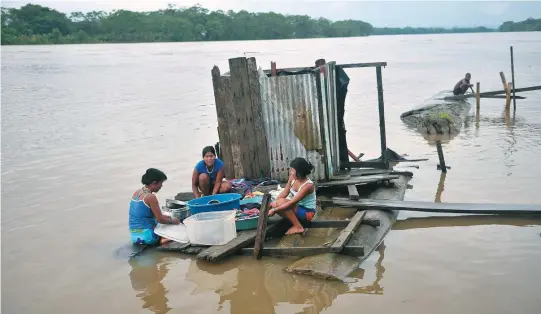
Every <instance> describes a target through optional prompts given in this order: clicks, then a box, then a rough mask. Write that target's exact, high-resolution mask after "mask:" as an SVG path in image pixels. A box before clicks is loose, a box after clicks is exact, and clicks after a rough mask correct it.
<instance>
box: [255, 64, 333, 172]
mask: <svg viewBox="0 0 541 314" xmlns="http://www.w3.org/2000/svg"><path fill="white" fill-rule="evenodd" d="M260 83H261V105H262V113H263V122H264V123H265V132H266V135H267V141H268V147H269V154H270V161H271V177H272V178H273V179H276V180H280V181H287V179H288V176H289V174H288V173H289V171H288V168H289V163H290V162H291V160H293V159H294V158H296V157H303V158H306V159H307V160H309V161H310V162H311V163H312V164H313V165H314V170H313V172H312V174H311V175H310V177H311V179H312V180H315V181H323V180H326V179H327V178H325V165H324V163H323V160H324V158H323V156H322V154H323V141H322V138H321V125H322V123H321V122H320V121H319V107H318V97H317V89H316V88H317V87H316V79H315V74H298V75H287V76H275V77H267V76H261V77H260Z"/></svg>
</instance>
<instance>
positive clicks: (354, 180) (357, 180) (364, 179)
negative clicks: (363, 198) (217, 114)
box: [317, 174, 399, 187]
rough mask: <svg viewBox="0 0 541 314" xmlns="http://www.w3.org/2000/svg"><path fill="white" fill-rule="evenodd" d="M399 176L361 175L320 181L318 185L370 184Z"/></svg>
mask: <svg viewBox="0 0 541 314" xmlns="http://www.w3.org/2000/svg"><path fill="white" fill-rule="evenodd" d="M398 178H399V176H398V175H391V174H385V175H370V176H361V177H351V178H350V179H349V180H336V181H326V182H318V183H317V185H318V187H321V186H337V185H360V184H368V183H374V182H378V181H383V180H392V179H398Z"/></svg>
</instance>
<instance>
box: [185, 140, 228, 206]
mask: <svg viewBox="0 0 541 314" xmlns="http://www.w3.org/2000/svg"><path fill="white" fill-rule="evenodd" d="M202 155H203V159H202V160H200V161H199V162H198V163H197V164H196V165H195V168H194V170H193V174H192V191H193V195H194V196H195V198H199V197H201V196H205V195H216V194H219V193H227V192H229V191H231V184H229V182H227V181H223V179H224V162H223V161H222V160H220V158H217V157H216V151H215V150H214V147H212V146H207V147H205V148H203V153H202Z"/></svg>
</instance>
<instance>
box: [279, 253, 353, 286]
mask: <svg viewBox="0 0 541 314" xmlns="http://www.w3.org/2000/svg"><path fill="white" fill-rule="evenodd" d="M357 268H359V259H358V258H356V257H352V256H346V255H342V254H335V253H325V254H318V255H313V256H308V257H305V258H301V259H300V260H298V261H296V262H294V263H292V264H291V265H289V266H288V267H287V268H286V269H285V271H287V272H290V273H295V274H301V275H308V276H312V277H316V278H321V279H327V280H344V279H345V278H346V277H347V276H348V275H349V274H351V273H352V272H353V271H355V270H356V269H357Z"/></svg>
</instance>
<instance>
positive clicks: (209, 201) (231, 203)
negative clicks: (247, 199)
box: [187, 193, 241, 215]
mask: <svg viewBox="0 0 541 314" xmlns="http://www.w3.org/2000/svg"><path fill="white" fill-rule="evenodd" d="M240 198H241V195H240V194H237V193H225V194H216V195H209V196H203V197H200V198H196V199H193V200H191V201H189V202H188V203H187V206H188V208H189V209H190V213H191V214H192V215H195V214H199V213H205V212H215V211H223V210H233V209H239V208H240Z"/></svg>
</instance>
